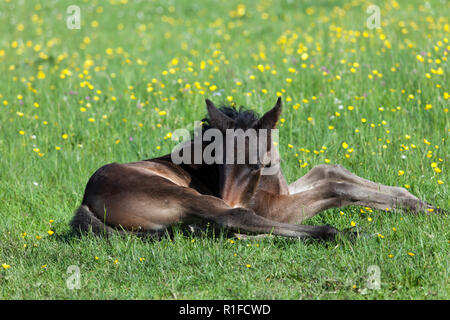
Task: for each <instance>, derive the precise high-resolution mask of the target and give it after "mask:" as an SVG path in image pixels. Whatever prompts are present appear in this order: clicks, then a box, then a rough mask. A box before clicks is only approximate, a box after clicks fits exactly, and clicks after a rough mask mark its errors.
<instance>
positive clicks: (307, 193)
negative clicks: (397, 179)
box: [252, 165, 439, 223]
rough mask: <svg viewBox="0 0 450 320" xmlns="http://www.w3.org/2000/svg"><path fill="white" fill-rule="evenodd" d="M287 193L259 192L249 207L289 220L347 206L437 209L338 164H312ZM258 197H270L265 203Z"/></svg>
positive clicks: (410, 195) (273, 216)
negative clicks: (312, 166) (315, 165)
mask: <svg viewBox="0 0 450 320" xmlns="http://www.w3.org/2000/svg"><path fill="white" fill-rule="evenodd" d="M289 193H290V195H275V194H269V193H267V192H264V191H260V194H259V195H258V197H256V198H255V199H256V201H254V203H253V207H252V208H253V209H254V210H255V212H257V213H258V214H261V215H263V216H265V217H267V218H269V219H274V220H278V221H284V222H291V223H292V222H301V221H303V220H305V219H308V218H310V217H312V216H314V215H315V214H317V213H319V212H321V211H323V210H326V209H329V208H336V207H343V206H347V205H360V206H365V207H370V208H374V209H379V210H395V209H402V210H409V211H411V212H414V213H416V212H420V211H425V210H427V209H433V210H436V211H438V210H439V209H436V208H435V207H433V206H431V205H430V204H428V203H426V202H424V201H422V200H420V199H418V198H417V197H415V196H414V195H412V194H411V193H409V192H408V191H407V190H406V189H404V188H399V187H391V186H385V185H381V184H378V183H375V182H372V181H369V180H366V179H363V178H361V177H358V176H357V175H355V174H353V173H351V172H350V171H348V170H347V169H345V168H344V167H342V166H339V165H319V166H317V167H314V168H313V169H312V170H311V171H310V172H308V173H307V174H306V175H305V176H303V177H302V178H300V179H299V180H297V181H296V182H294V183H292V184H291V185H289ZM260 199H271V200H270V202H267V200H266V201H261V200H260ZM258 200H259V201H258ZM268 203H270V205H267V204H268Z"/></svg>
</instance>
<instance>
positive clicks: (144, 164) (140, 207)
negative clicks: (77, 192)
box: [71, 161, 197, 233]
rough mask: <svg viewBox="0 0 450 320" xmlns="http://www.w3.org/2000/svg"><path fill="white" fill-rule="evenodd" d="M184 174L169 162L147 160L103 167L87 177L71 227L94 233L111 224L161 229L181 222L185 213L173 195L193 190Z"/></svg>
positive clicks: (151, 229) (134, 228)
mask: <svg viewBox="0 0 450 320" xmlns="http://www.w3.org/2000/svg"><path fill="white" fill-rule="evenodd" d="M188 177H189V176H188V175H185V174H184V173H183V172H182V171H173V170H171V168H170V165H168V166H165V164H164V163H158V162H151V161H140V162H135V163H127V164H118V163H111V164H108V165H106V166H103V167H101V168H100V169H98V170H97V171H96V172H95V173H94V174H93V175H92V177H91V178H90V179H89V182H88V184H87V186H86V190H85V194H84V198H83V202H82V205H81V207H80V208H79V209H78V210H77V211H76V213H75V217H74V218H73V220H72V222H71V225H72V228H73V229H75V230H76V231H77V232H79V231H88V230H89V229H91V230H92V231H93V232H94V233H103V232H105V231H106V232H110V231H111V230H112V227H115V228H117V229H122V230H127V231H133V232H136V231H152V232H159V231H164V230H165V229H166V228H167V227H168V226H170V225H172V224H174V223H177V222H184V218H185V212H184V210H183V209H182V205H181V204H180V203H179V201H174V198H173V196H174V195H177V194H180V193H181V194H191V195H195V194H196V193H197V192H196V191H195V190H193V189H191V188H189V187H188V185H189V182H190V181H189V179H188ZM176 199H178V198H175V200H176Z"/></svg>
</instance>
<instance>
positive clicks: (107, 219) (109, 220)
mask: <svg viewBox="0 0 450 320" xmlns="http://www.w3.org/2000/svg"><path fill="white" fill-rule="evenodd" d="M206 105H207V109H208V118H207V119H205V120H204V121H205V125H204V126H203V128H202V134H203V137H206V134H207V133H208V135H209V136H210V137H211V136H214V137H215V139H214V140H213V139H209V140H208V139H202V140H201V143H196V141H195V139H194V140H191V141H189V142H188V143H187V144H185V145H184V147H183V149H182V150H181V153H180V154H182V156H181V158H183V159H191V160H192V159H195V158H196V157H197V156H198V152H200V155H205V154H208V152H209V154H210V155H211V156H212V158H213V160H215V161H209V160H210V159H209V160H208V159H204V158H201V160H200V161H194V163H192V162H193V161H184V162H179V161H175V160H174V159H178V160H179V158H176V157H174V154H173V153H172V154H168V155H165V156H162V157H160V158H154V159H150V160H144V161H138V162H133V163H126V164H118V163H112V164H108V165H105V166H103V167H101V168H100V169H98V170H97V172H95V173H94V175H93V176H92V177H91V178H90V180H89V182H88V184H87V187H86V190H85V194H84V198H83V202H82V205H81V206H80V207H79V209H78V210H77V211H76V213H75V216H74V218H73V220H72V222H71V225H72V228H73V229H74V230H75V231H77V232H82V231H88V230H92V231H93V232H94V233H104V232H107V233H110V232H113V231H114V230H115V229H120V230H125V231H129V232H136V233H147V234H148V233H150V234H162V233H164V232H165V231H166V230H167V229H168V228H169V227H170V226H172V225H174V224H177V223H182V224H201V223H204V222H211V223H214V224H216V225H218V226H219V227H223V228H226V229H230V230H233V231H240V232H244V233H256V234H266V233H272V234H274V235H280V236H287V237H301V238H304V237H310V238H316V239H326V240H328V239H333V238H334V237H335V236H336V235H337V234H339V233H340V231H339V230H337V229H335V228H333V227H329V226H309V225H299V224H297V223H301V222H302V221H304V220H306V219H308V218H310V217H312V216H314V215H316V214H317V213H319V212H321V211H324V210H326V209H329V208H335V207H343V206H347V205H358V206H364V207H370V208H374V209H380V210H395V209H403V210H409V211H411V212H413V213H416V212H420V211H424V210H427V209H433V210H437V209H436V208H435V207H433V206H432V205H430V204H428V203H425V202H424V201H422V200H420V199H418V198H416V197H415V196H413V195H412V194H411V193H409V192H408V191H407V190H406V189H403V188H399V187H390V186H385V185H381V184H378V183H375V182H372V181H369V180H366V179H363V178H361V177H358V176H357V175H355V174H353V173H351V172H349V171H348V170H346V169H345V168H343V167H342V166H339V165H319V166H316V167H314V168H313V169H312V170H311V171H310V172H308V173H307V174H306V175H305V176H303V177H302V178H300V179H298V180H297V181H295V182H294V183H292V184H290V185H288V184H287V183H286V179H285V178H284V176H283V173H282V171H281V167H280V156H279V153H278V151H277V149H276V148H275V147H274V144H273V133H274V129H275V127H276V124H277V122H278V119H279V117H280V114H281V109H282V103H281V98H279V99H278V101H277V103H276V105H275V106H274V107H273V109H271V110H270V111H268V112H267V113H266V114H264V115H263V116H262V117H261V118H258V117H257V116H256V115H255V114H254V113H253V112H251V111H237V110H235V109H233V108H228V107H223V108H221V109H218V108H216V107H215V106H214V104H213V103H212V102H211V101H209V100H206ZM208 131H209V132H208ZM226 133H231V135H226ZM224 135H226V136H227V138H226V139H223V136H224ZM220 137H222V139H219V138H220ZM230 137H231V138H230ZM252 139H254V140H252ZM210 140H213V141H210ZM213 144H214V145H213ZM213 147H214V148H213ZM213 149H214V151H212V150H213ZM196 153H197V154H196Z"/></svg>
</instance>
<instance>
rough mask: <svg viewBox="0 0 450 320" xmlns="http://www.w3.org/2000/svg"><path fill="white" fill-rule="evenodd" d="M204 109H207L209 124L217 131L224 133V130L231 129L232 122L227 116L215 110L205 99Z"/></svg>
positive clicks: (210, 102)
mask: <svg viewBox="0 0 450 320" xmlns="http://www.w3.org/2000/svg"><path fill="white" fill-rule="evenodd" d="M205 102H206V108H207V109H208V115H209V124H210V125H211V126H212V127H214V128H217V129H219V130H222V131H225V130H226V129H230V128H233V124H234V120H233V119H231V118H230V117H229V116H227V115H226V114H225V113H223V112H222V111H220V110H219V109H217V107H216V106H215V105H214V103H213V102H212V101H211V100H209V99H206V100H205Z"/></svg>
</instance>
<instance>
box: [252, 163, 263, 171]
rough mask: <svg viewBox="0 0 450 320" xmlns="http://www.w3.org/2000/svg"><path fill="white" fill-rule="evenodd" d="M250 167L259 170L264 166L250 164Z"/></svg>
mask: <svg viewBox="0 0 450 320" xmlns="http://www.w3.org/2000/svg"><path fill="white" fill-rule="evenodd" d="M249 167H250V169H251V170H252V171H258V170H259V169H261V168H262V166H261V165H260V164H250V165H249Z"/></svg>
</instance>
